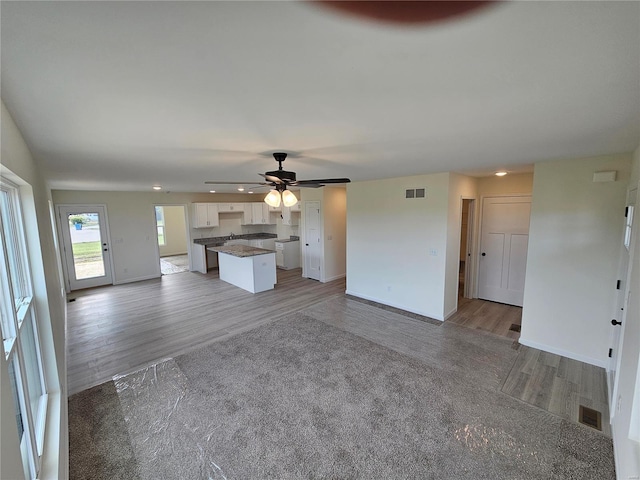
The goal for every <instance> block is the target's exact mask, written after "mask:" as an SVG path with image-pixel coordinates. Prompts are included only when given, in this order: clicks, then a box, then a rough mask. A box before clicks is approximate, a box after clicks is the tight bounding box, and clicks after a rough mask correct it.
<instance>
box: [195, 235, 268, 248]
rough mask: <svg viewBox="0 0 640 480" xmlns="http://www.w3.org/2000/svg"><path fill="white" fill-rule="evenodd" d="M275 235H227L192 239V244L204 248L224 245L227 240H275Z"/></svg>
mask: <svg viewBox="0 0 640 480" xmlns="http://www.w3.org/2000/svg"><path fill="white" fill-rule="evenodd" d="M276 237H277V235H276V234H275V233H246V234H244V235H234V236H233V237H231V236H230V235H227V236H225V237H208V238H194V239H193V243H195V244H198V245H204V246H205V247H211V246H218V245H224V242H228V241H229V240H261V239H264V238H276Z"/></svg>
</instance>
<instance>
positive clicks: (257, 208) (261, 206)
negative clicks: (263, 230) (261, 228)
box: [251, 202, 271, 225]
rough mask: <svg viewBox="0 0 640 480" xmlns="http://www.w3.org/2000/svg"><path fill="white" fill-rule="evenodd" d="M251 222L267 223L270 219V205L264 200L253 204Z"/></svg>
mask: <svg viewBox="0 0 640 480" xmlns="http://www.w3.org/2000/svg"><path fill="white" fill-rule="evenodd" d="M251 223H252V224H253V225H266V224H268V223H271V222H270V221H269V205H267V204H266V203H264V202H256V203H252V204H251Z"/></svg>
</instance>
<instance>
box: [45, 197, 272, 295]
mask: <svg viewBox="0 0 640 480" xmlns="http://www.w3.org/2000/svg"><path fill="white" fill-rule="evenodd" d="M52 195H53V200H54V203H55V204H104V205H106V206H107V216H108V220H109V232H110V235H111V256H112V258H113V264H114V272H113V278H114V283H116V284H119V283H127V282H133V281H137V280H144V279H148V278H155V277H158V276H160V266H159V264H158V259H157V250H156V244H157V240H156V235H157V230H156V220H155V211H154V208H153V207H154V205H162V204H171V205H184V206H185V207H186V208H187V212H188V215H189V218H192V215H193V211H192V210H193V209H192V205H191V204H192V203H193V202H251V201H256V197H255V196H253V195H248V194H218V193H213V194H212V193H162V192H87V191H75V190H53V192H52ZM227 217H229V218H227ZM245 228H249V227H245ZM251 228H253V227H251ZM259 228H260V230H262V229H263V228H262V227H259ZM272 228H274V229H275V227H272ZM231 231H233V232H234V233H236V234H239V233H242V231H243V227H241V226H240V214H237V215H236V216H235V217H234V214H224V218H223V220H222V221H221V226H220V227H215V228H210V229H194V228H192V229H191V234H192V238H206V237H212V236H222V235H228V234H229V233H230V232H231ZM274 233H275V232H274ZM125 270H126V271H125Z"/></svg>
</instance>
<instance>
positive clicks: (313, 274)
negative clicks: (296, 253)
mask: <svg viewBox="0 0 640 480" xmlns="http://www.w3.org/2000/svg"><path fill="white" fill-rule="evenodd" d="M304 213H305V217H304V225H305V228H304V240H305V242H304V243H305V245H304V267H305V268H304V271H305V277H307V278H313V279H314V280H320V264H321V261H322V245H321V243H320V202H305V209H304Z"/></svg>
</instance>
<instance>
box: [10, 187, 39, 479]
mask: <svg viewBox="0 0 640 480" xmlns="http://www.w3.org/2000/svg"><path fill="white" fill-rule="evenodd" d="M0 180H1V181H0V246H1V247H2V255H0V277H2V280H1V281H0V300H1V302H0V304H1V305H0V315H1V322H0V327H1V330H2V340H3V345H4V355H5V357H6V359H7V362H8V364H9V379H10V383H11V388H12V396H13V400H14V410H15V414H16V425H17V427H18V436H19V440H20V451H21V453H22V460H23V465H24V471H25V477H26V478H31V479H33V478H36V476H37V474H38V471H39V469H40V458H41V456H42V448H43V440H44V425H45V415H46V412H47V388H46V384H45V381H44V370H43V366H42V356H41V350H40V339H39V336H38V322H37V318H38V317H37V311H36V306H35V304H34V302H33V293H32V292H33V290H32V282H31V272H30V270H29V257H28V254H27V248H26V246H27V244H26V240H25V234H24V225H23V220H22V209H21V204H20V196H19V192H18V187H17V186H16V185H14V184H13V183H11V182H9V181H7V180H6V179H5V178H3V177H2V178H0Z"/></svg>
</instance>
